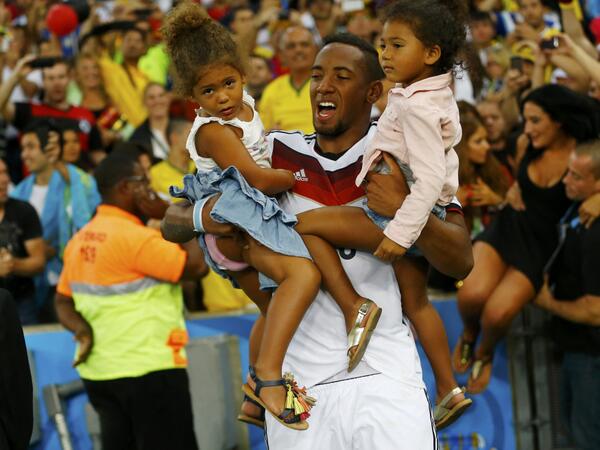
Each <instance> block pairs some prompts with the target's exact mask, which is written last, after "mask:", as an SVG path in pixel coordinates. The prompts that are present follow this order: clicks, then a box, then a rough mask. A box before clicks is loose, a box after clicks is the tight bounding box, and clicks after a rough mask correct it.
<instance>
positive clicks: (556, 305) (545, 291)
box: [534, 283, 600, 327]
mask: <svg viewBox="0 0 600 450" xmlns="http://www.w3.org/2000/svg"><path fill="white" fill-rule="evenodd" d="M534 303H535V304H536V305H537V306H539V307H541V308H543V309H545V310H546V311H549V312H551V313H552V314H554V315H556V316H559V317H562V318H563V319H566V320H568V321H570V322H575V323H581V324H585V325H592V326H596V327H598V326H600V297H599V296H597V295H584V296H582V297H579V298H578V299H577V300H575V301H571V302H564V301H559V300H557V299H556V298H554V296H553V295H552V293H551V292H550V289H549V288H548V284H547V283H545V284H544V286H543V287H542V289H541V290H540V293H539V294H538V296H537V297H536V298H535V300H534Z"/></svg>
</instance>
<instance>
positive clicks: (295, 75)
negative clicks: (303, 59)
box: [290, 69, 310, 90]
mask: <svg viewBox="0 0 600 450" xmlns="http://www.w3.org/2000/svg"><path fill="white" fill-rule="evenodd" d="M309 78H310V69H308V70H303V71H300V72H290V80H291V82H292V86H294V88H296V90H300V88H302V86H304V83H306V82H307V81H308V80H309Z"/></svg>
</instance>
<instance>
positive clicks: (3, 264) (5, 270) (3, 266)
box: [0, 248, 15, 277]
mask: <svg viewBox="0 0 600 450" xmlns="http://www.w3.org/2000/svg"><path fill="white" fill-rule="evenodd" d="M13 270H15V260H14V258H13V255H12V253H11V252H9V251H8V249H6V248H0V277H7V276H9V275H10V274H12V273H13Z"/></svg>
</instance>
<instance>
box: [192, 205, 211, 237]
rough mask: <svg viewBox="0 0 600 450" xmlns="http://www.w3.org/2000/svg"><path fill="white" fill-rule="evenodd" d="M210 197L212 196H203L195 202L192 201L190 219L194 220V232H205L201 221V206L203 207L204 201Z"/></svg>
mask: <svg viewBox="0 0 600 450" xmlns="http://www.w3.org/2000/svg"><path fill="white" fill-rule="evenodd" d="M211 198H212V196H208V197H204V198H202V199H200V200H198V201H197V202H196V203H194V210H193V213H192V220H193V222H194V231H195V232H196V233H206V230H205V229H204V224H203V223H202V208H204V205H205V204H206V202H207V201H209V200H210V199H211Z"/></svg>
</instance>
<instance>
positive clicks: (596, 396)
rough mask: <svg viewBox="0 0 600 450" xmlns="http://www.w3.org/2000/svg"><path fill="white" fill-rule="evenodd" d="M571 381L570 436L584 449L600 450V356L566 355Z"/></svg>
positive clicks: (578, 446)
mask: <svg viewBox="0 0 600 450" xmlns="http://www.w3.org/2000/svg"><path fill="white" fill-rule="evenodd" d="M564 364H568V374H569V377H570V378H571V380H570V384H571V386H572V387H573V389H572V391H571V401H572V404H571V420H570V428H571V435H572V437H573V440H574V441H575V444H576V446H577V448H579V449H581V450H597V449H600V376H599V375H598V374H600V356H590V355H586V354H583V353H567V354H566V355H565V362H564Z"/></svg>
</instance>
